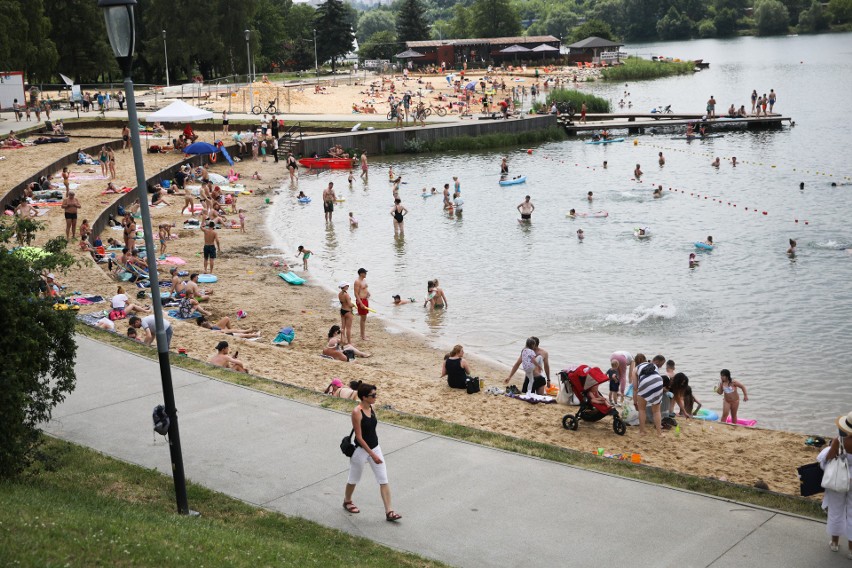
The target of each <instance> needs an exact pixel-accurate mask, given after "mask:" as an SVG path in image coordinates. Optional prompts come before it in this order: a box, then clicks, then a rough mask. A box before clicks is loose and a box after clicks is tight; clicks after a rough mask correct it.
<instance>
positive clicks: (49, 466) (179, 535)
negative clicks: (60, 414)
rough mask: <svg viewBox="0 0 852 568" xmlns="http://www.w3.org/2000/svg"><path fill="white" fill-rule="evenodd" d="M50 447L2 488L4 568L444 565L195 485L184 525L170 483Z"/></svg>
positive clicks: (62, 446)
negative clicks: (194, 513) (194, 512)
mask: <svg viewBox="0 0 852 568" xmlns="http://www.w3.org/2000/svg"><path fill="white" fill-rule="evenodd" d="M44 440H45V443H44V445H43V446H42V448H41V450H40V452H39V453H40V458H39V460H38V461H37V462H36V464H34V466H33V468H32V469H30V470H29V471H27V472H26V473H25V474H24V475H22V476H21V477H20V478H18V479H15V480H11V481H3V482H0V565H3V566H12V565H20V566H39V567H41V566H199V567H200V566H252V567H255V566H363V565H366V564H369V565H370V566H393V567H396V566H442V564H440V563H437V562H432V561H429V560H425V559H423V558H420V557H418V556H415V555H412V554H406V553H403V552H399V551H396V550H392V549H390V548H387V547H384V546H381V545H378V544H375V543H373V542H372V541H369V540H367V539H363V538H356V537H352V536H349V535H347V534H345V533H342V532H340V531H336V530H333V529H328V528H324V527H322V526H320V525H318V524H316V523H313V522H310V521H306V520H304V519H299V518H293V517H286V516H284V515H280V514H277V513H272V512H270V511H267V510H264V509H259V508H255V507H252V506H250V505H247V504H245V503H243V502H242V501H238V500H236V499H232V498H230V497H227V496H225V495H223V494H221V493H216V492H214V491H211V490H209V489H205V488H203V487H200V486H198V485H193V484H189V485H188V487H187V491H188V495H189V503H190V505H191V507H192V508H193V509H195V510H197V511H199V512H200V513H201V516H200V517H186V516H181V515H178V514H177V513H175V499H174V486H173V484H172V479H171V478H170V477H166V476H164V475H162V474H160V473H159V472H157V471H154V470H148V469H144V468H142V467H138V466H135V465H130V464H127V463H124V462H120V461H117V460H114V459H112V458H108V457H106V456H104V455H102V454H99V453H97V452H94V451H92V450H88V449H85V448H82V447H80V446H76V445H73V444H69V443H66V442H63V441H60V440H55V439H52V438H49V437H45V438H44ZM162 451H166V450H165V449H163V450H162Z"/></svg>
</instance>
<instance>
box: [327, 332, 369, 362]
mask: <svg viewBox="0 0 852 568" xmlns="http://www.w3.org/2000/svg"><path fill="white" fill-rule="evenodd" d="M339 335H340V326H339V325H333V326H331V329H329V330H328V344H327V345H326V347H325V349H323V350H322V354H323V355H326V356H328V357H331V358H332V359H337V360H338V361H352V360H353V359H355V356H356V355H357V356H358V357H363V358H365V359H366V358H367V357H369V356H370V354H369V353H366V352H364V351H359V350H358V349H356V348H355V346H354V345H352V344H351V343H347V344H346V345H341V341H340V338H339V337H338V336H339Z"/></svg>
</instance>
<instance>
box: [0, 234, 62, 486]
mask: <svg viewBox="0 0 852 568" xmlns="http://www.w3.org/2000/svg"><path fill="white" fill-rule="evenodd" d="M4 219H9V218H8V217H4ZM43 228H44V225H43V224H40V223H37V222H35V221H32V220H31V219H24V218H21V217H15V218H14V219H13V220H9V221H7V220H3V221H0V321H2V322H3V334H0V349H2V351H3V357H4V362H3V370H2V380H0V408H2V409H3V419H2V420H0V477H9V476H13V475H15V474H17V473H18V472H20V471H21V470H23V469H24V468H25V467H26V466H27V464H28V463H29V461H30V459H31V458H32V456H33V453H34V450H35V448H36V446H37V444H38V440H39V430H38V425H39V424H40V423H43V422H47V421H48V420H50V415H51V411H52V410H53V408H54V407H55V406H56V405H57V404H59V403H60V402H62V400H63V399H64V398H65V395H66V394H67V393H69V392H71V391H73V390H74V385H75V382H76V376H75V374H74V357H75V355H76V352H77V345H76V343H75V342H74V320H75V318H74V312H71V311H67V310H66V311H60V310H55V309H54V306H53V302H52V301H50V300H48V299H46V298H43V297H41V295H40V294H39V284H40V282H41V279H40V278H39V275H40V274H41V273H42V271H48V272H52V271H54V270H56V269H57V268H61V267H68V266H71V265H72V264H73V263H74V258H73V257H72V256H71V255H70V254H68V253H67V252H65V251H66V246H67V244H68V243H67V241H66V240H65V239H64V238H63V237H58V238H55V239H51V240H49V241H48V242H47V243H46V244H45V245H44V246H43V247H42V251H43V253H44V254H39V255H32V256H31V255H27V254H22V253H21V252H16V253H13V252H12V250H11V247H10V246H9V245H10V241H11V239H12V235H13V234H15V235H16V237H17V241H18V244H29V243H30V242H32V239H33V238H34V237H35V232H36V231H39V230H41V229H43Z"/></svg>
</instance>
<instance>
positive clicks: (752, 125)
mask: <svg viewBox="0 0 852 568" xmlns="http://www.w3.org/2000/svg"><path fill="white" fill-rule="evenodd" d="M703 117H704V115H701V114H682V113H681V114H659V113H635V114H626V113H612V114H597V113H595V114H593V113H587V114H586V122H585V123H584V124H581V123H580V115H579V114H575V115H574V116H573V117H568V116H565V115H563V116H559V117H557V119H556V120H557V121H558V122H559V124H560V125H562V127H563V128H565V132H567V133H568V134H569V135H571V136H576V135H577V134H579V133H581V132H599V131H601V130H608V131H610V132H612V131H614V130H627V133H628V134H645V133H646V132H649V133H653V132H660V131H672V130H678V129H682V130H685V129H686V126H687V125H688V124H690V123H692V124H694V125H695V126H696V130H698V126H699V124H704V125H705V126H706V127H707V130H708V131H712V132H717V131H719V130H730V129H737V128H739V129H764V128H781V126H782V125H783V123H784V122H787V123H788V124H791V125H792V124H793V119H792V118H790V117H789V116H782V115H780V114H771V115H769V116H747V117H744V118H728V117H716V118H714V119H705V118H703Z"/></svg>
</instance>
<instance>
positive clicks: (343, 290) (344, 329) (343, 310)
mask: <svg viewBox="0 0 852 568" xmlns="http://www.w3.org/2000/svg"><path fill="white" fill-rule="evenodd" d="M337 287H338V288H340V293H339V294H337V299H338V300H340V342H341V343H342V344H344V345H345V344H347V343H352V341H351V336H352V320H354V319H355V317H354V316H353V315H352V296H350V295H349V282H341V283H340V284H338V286H337Z"/></svg>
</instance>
